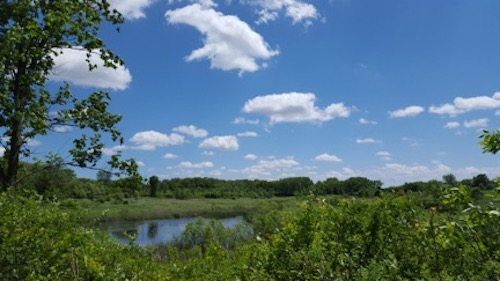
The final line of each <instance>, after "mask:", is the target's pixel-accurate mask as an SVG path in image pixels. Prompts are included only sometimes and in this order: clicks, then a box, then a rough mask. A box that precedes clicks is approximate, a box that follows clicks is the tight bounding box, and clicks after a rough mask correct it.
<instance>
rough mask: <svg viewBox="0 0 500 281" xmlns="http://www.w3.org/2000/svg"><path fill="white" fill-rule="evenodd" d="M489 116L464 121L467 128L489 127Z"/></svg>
mask: <svg viewBox="0 0 500 281" xmlns="http://www.w3.org/2000/svg"><path fill="white" fill-rule="evenodd" d="M488 121H489V120H488V118H481V119H474V120H467V121H465V122H464V127H465V128H486V127H488Z"/></svg>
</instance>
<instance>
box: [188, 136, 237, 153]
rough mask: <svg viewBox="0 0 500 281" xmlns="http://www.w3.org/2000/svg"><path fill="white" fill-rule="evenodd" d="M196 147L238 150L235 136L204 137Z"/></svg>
mask: <svg viewBox="0 0 500 281" xmlns="http://www.w3.org/2000/svg"><path fill="white" fill-rule="evenodd" d="M198 147H200V148H206V149H222V150H238V148H239V144H238V139H237V138H236V137H235V136H214V137H211V138H208V139H204V140H203V141H202V142H201V143H200V145H199V146H198Z"/></svg>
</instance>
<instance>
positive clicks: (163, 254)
mask: <svg viewBox="0 0 500 281" xmlns="http://www.w3.org/2000/svg"><path fill="white" fill-rule="evenodd" d="M484 196H485V198H486V199H489V200H486V199H485V198H483V199H482V200H481V204H477V203H475V202H476V201H472V200H471V197H470V192H469V189H467V188H465V187H463V186H459V187H456V188H449V189H448V190H447V191H446V192H445V193H443V194H442V195H441V196H440V200H439V204H437V205H436V206H432V207H428V208H426V207H424V206H422V204H421V202H420V201H419V198H418V197H415V196H411V195H405V196H397V195H391V194H387V195H384V196H382V197H379V198H373V199H361V200H360V199H356V198H345V199H336V200H324V199H320V198H315V197H314V196H310V197H309V198H306V199H305V200H304V202H303V203H302V204H301V207H300V209H298V210H297V211H295V212H280V211H279V210H276V209H275V208H273V207H272V206H269V209H268V210H262V211H261V213H260V214H256V215H255V216H254V217H252V218H251V221H252V222H253V230H248V229H247V230H245V229H244V228H241V229H240V230H239V231H233V232H231V231H226V230H224V228H223V227H222V226H221V225H219V224H218V223H216V222H203V221H199V222H197V223H195V224H192V225H190V226H189V227H188V228H187V231H186V232H185V233H184V235H183V236H182V237H180V238H178V240H177V241H176V242H175V243H174V244H172V245H166V246H162V247H158V248H155V249H149V248H148V249H143V248H140V247H138V246H134V245H120V244H118V243H117V242H115V241H112V240H110V238H109V237H108V236H107V235H106V234H104V233H102V232H100V231H97V230H93V229H90V228H87V227H83V226H82V224H81V221H80V219H79V218H78V217H75V216H74V215H70V214H69V213H65V212H64V211H62V210H61V209H60V208H59V207H58V205H57V203H53V202H46V201H43V200H41V199H40V198H39V197H37V196H20V195H18V194H14V193H11V192H8V193H2V194H1V195H0V280H499V279H500V239H498V237H500V213H499V211H498V204H497V203H498V191H494V190H492V191H489V192H488V193H485V195H484ZM495 200H496V201H495ZM489 201H492V202H496V203H492V204H490V203H488V202H489ZM249 231H250V232H249ZM242 233H244V234H245V235H243V236H241V235H242ZM238 235H240V236H238Z"/></svg>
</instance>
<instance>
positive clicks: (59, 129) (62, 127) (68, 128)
mask: <svg viewBox="0 0 500 281" xmlns="http://www.w3.org/2000/svg"><path fill="white" fill-rule="evenodd" d="M52 130H53V131H54V132H56V133H67V132H69V131H71V130H73V127H71V126H67V125H56V126H54V128H52Z"/></svg>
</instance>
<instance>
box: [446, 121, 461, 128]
mask: <svg viewBox="0 0 500 281" xmlns="http://www.w3.org/2000/svg"><path fill="white" fill-rule="evenodd" d="M444 127H445V128H448V129H453V128H458V127H460V123H458V122H448V123H446V125H444Z"/></svg>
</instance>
